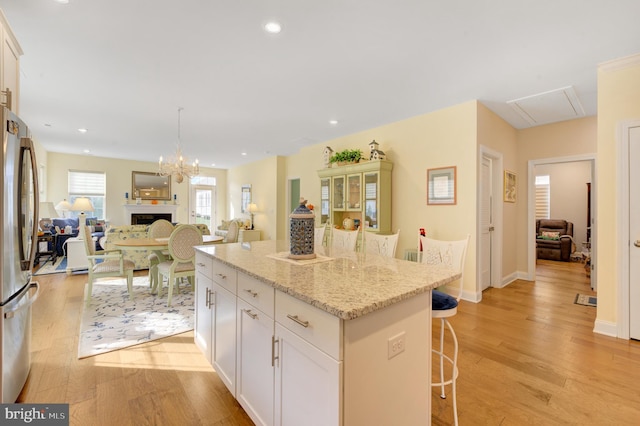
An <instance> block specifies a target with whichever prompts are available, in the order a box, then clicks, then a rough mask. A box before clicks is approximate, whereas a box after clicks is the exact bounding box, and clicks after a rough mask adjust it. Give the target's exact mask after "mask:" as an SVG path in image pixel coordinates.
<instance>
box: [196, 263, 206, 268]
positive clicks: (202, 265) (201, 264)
mask: <svg viewBox="0 0 640 426" xmlns="http://www.w3.org/2000/svg"><path fill="white" fill-rule="evenodd" d="M198 266H199V267H201V268H203V267H205V266H207V265H205V264H204V263H202V262H198Z"/></svg>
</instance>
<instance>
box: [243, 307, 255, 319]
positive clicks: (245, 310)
mask: <svg viewBox="0 0 640 426" xmlns="http://www.w3.org/2000/svg"><path fill="white" fill-rule="evenodd" d="M242 312H244V313H245V314H247V315H249V316H250V317H251V319H256V318H258V314H254V313H253V312H251V309H243V310H242Z"/></svg>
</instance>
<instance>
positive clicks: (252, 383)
mask: <svg viewBox="0 0 640 426" xmlns="http://www.w3.org/2000/svg"><path fill="white" fill-rule="evenodd" d="M272 347H273V318H271V317H269V316H268V315H267V314H265V313H264V312H262V311H261V310H259V309H257V308H256V307H255V306H252V305H250V304H249V303H247V302H246V301H244V300H242V299H240V298H238V347H237V351H238V361H237V367H238V369H237V388H236V399H237V400H238V402H239V403H240V405H242V408H244V409H245V411H246V412H247V414H248V415H249V417H251V420H253V422H254V423H255V424H257V425H272V424H273V365H272V361H273V359H272Z"/></svg>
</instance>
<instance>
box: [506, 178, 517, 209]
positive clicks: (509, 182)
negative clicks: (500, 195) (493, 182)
mask: <svg viewBox="0 0 640 426" xmlns="http://www.w3.org/2000/svg"><path fill="white" fill-rule="evenodd" d="M504 201H505V202H507V203H515V202H516V174H515V173H514V172H510V171H509V170H505V171H504Z"/></svg>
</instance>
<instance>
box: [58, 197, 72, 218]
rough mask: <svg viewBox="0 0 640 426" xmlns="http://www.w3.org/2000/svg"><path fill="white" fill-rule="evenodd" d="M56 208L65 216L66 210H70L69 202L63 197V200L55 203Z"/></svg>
mask: <svg viewBox="0 0 640 426" xmlns="http://www.w3.org/2000/svg"><path fill="white" fill-rule="evenodd" d="M56 210H60V211H61V212H62V217H66V212H68V211H69V210H71V203H70V202H68V201H67V199H66V198H65V199H64V200H62V201H60V202H59V203H58V204H56Z"/></svg>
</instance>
